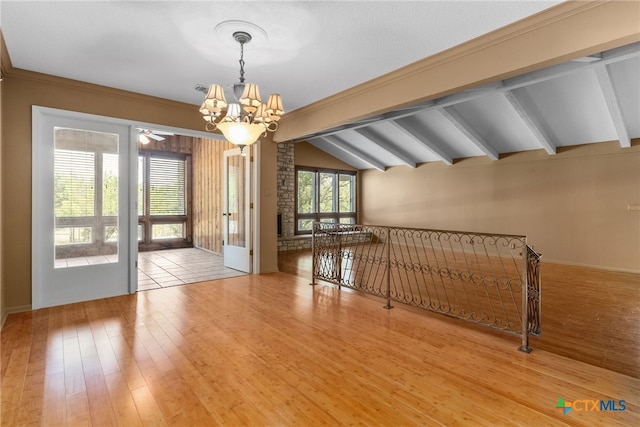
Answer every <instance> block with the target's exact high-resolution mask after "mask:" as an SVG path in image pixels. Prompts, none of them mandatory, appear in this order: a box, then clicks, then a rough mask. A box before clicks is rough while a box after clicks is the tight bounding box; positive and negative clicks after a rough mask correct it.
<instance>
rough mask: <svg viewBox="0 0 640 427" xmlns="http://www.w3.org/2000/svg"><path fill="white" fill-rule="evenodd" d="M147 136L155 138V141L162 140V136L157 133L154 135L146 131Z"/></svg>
mask: <svg viewBox="0 0 640 427" xmlns="http://www.w3.org/2000/svg"><path fill="white" fill-rule="evenodd" d="M147 136H148V137H149V138H152V139H155V140H156V141H164V138H163V137H161V136H158V135H154V134H153V133H148V134H147Z"/></svg>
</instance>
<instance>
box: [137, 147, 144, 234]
mask: <svg viewBox="0 0 640 427" xmlns="http://www.w3.org/2000/svg"><path fill="white" fill-rule="evenodd" d="M144 174H145V171H144V157H143V156H138V216H142V215H144V203H145V200H144ZM138 240H139V239H138Z"/></svg>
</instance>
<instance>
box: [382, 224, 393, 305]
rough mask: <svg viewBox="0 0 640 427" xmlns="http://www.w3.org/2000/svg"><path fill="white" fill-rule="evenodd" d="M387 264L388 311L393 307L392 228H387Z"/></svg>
mask: <svg viewBox="0 0 640 427" xmlns="http://www.w3.org/2000/svg"><path fill="white" fill-rule="evenodd" d="M386 258H387V259H386V264H387V277H386V279H387V305H385V306H384V308H386V309H391V308H393V306H392V305H391V227H387V256H386Z"/></svg>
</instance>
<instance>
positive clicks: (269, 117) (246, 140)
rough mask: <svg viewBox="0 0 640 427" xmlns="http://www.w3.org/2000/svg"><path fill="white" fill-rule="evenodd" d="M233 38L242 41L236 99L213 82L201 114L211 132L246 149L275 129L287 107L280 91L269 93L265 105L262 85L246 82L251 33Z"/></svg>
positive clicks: (237, 32) (235, 87)
mask: <svg viewBox="0 0 640 427" xmlns="http://www.w3.org/2000/svg"><path fill="white" fill-rule="evenodd" d="M233 38H234V39H235V40H236V41H237V42H238V43H240V81H239V82H238V83H235V84H234V85H233V95H234V97H235V99H236V102H231V103H227V100H226V98H225V96H224V89H223V88H222V86H220V85H218V84H212V85H211V86H209V91H208V93H207V96H206V98H205V99H204V102H203V103H202V106H201V107H200V113H201V114H202V117H203V118H204V120H205V121H206V122H207V124H206V130H207V131H209V132H214V131H216V130H220V132H222V134H223V135H224V136H225V137H226V138H227V140H228V141H229V142H231V143H232V144H235V145H238V146H240V149H241V151H242V149H243V148H244V147H245V146H247V145H251V144H253V143H255V142H256V141H257V140H258V138H259V137H260V135H262V136H266V135H267V132H275V131H276V130H277V129H278V120H280V118H281V117H282V115H283V114H284V109H283V107H282V98H281V97H280V95H279V94H277V93H273V94H271V95H269V100H268V101H267V103H266V104H263V103H262V99H261V98H260V91H259V88H258V85H256V84H253V83H245V82H244V45H245V44H247V43H249V42H250V41H251V34H249V33H248V32H246V31H236V32H234V33H233Z"/></svg>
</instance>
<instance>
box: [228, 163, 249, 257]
mask: <svg viewBox="0 0 640 427" xmlns="http://www.w3.org/2000/svg"><path fill="white" fill-rule="evenodd" d="M227 159H228V160H227V162H228V163H227V186H228V190H227V194H228V200H227V209H228V211H227V216H226V217H225V218H226V220H227V230H228V236H227V244H228V245H231V246H238V247H241V248H244V247H246V228H245V227H246V224H245V203H244V201H245V166H244V163H245V162H244V157H242V156H239V155H238V156H229V157H228V158H227Z"/></svg>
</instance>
